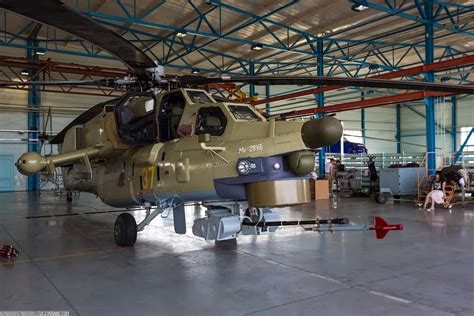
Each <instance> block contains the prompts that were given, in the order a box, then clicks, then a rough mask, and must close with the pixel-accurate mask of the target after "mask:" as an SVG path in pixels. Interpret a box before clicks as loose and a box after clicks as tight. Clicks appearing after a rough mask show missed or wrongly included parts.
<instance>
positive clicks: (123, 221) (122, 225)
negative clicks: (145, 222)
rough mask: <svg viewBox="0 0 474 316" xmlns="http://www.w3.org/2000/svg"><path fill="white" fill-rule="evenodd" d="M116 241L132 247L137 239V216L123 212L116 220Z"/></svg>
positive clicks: (118, 243)
mask: <svg viewBox="0 0 474 316" xmlns="http://www.w3.org/2000/svg"><path fill="white" fill-rule="evenodd" d="M114 237H115V243H116V244H117V245H119V246H122V247H130V246H133V245H134V244H135V242H136V241H137V222H136V221H135V218H134V217H133V216H132V215H130V214H128V213H122V214H120V215H119V216H118V217H117V219H116V220H115V225H114Z"/></svg>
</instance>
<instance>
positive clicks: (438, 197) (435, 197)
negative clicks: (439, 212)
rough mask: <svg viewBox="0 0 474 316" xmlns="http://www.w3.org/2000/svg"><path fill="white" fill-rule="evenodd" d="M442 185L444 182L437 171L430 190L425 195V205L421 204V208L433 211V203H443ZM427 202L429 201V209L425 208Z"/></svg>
mask: <svg viewBox="0 0 474 316" xmlns="http://www.w3.org/2000/svg"><path fill="white" fill-rule="evenodd" d="M444 185H445V182H444V181H442V180H441V174H440V173H439V172H437V173H436V174H435V178H434V180H433V182H432V184H431V191H430V193H428V195H427V196H426V199H425V205H424V206H423V209H425V210H427V211H428V212H431V211H434V209H435V204H443V203H444V199H445V193H444ZM429 203H431V207H430V208H429V209H426V207H427V206H428V204H429Z"/></svg>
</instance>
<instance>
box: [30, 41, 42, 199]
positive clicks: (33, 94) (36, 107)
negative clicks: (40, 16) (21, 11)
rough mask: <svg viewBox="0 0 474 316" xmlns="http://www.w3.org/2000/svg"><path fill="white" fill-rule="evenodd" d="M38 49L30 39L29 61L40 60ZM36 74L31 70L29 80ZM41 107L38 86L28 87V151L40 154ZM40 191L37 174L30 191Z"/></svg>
mask: <svg viewBox="0 0 474 316" xmlns="http://www.w3.org/2000/svg"><path fill="white" fill-rule="evenodd" d="M37 47H38V41H37V40H36V39H28V49H27V52H26V55H27V56H26V57H27V58H28V61H34V60H38V55H36V52H35V48H37ZM35 74H36V70H34V69H29V70H28V75H29V78H32V77H33V76H34V75H35ZM40 106H41V94H40V87H39V86H38V85H31V86H29V87H28V130H30V131H32V132H29V133H28V151H35V152H40V149H41V148H40V143H39V141H38V139H39V132H40ZM39 189H40V175H39V173H36V174H34V175H32V176H29V177H28V191H39Z"/></svg>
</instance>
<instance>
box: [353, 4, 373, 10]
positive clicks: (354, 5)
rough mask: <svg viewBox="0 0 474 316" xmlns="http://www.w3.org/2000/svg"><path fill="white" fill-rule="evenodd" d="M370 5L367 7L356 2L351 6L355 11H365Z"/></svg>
mask: <svg viewBox="0 0 474 316" xmlns="http://www.w3.org/2000/svg"><path fill="white" fill-rule="evenodd" d="M368 8H369V7H366V6H365V5H363V4H361V3H354V4H353V5H352V7H351V10H352V11H355V12H360V11H364V10H366V9H368Z"/></svg>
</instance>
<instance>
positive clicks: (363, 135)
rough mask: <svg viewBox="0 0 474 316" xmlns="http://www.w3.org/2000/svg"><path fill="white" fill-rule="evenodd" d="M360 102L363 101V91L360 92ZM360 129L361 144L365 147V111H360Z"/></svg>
mask: <svg viewBox="0 0 474 316" xmlns="http://www.w3.org/2000/svg"><path fill="white" fill-rule="evenodd" d="M360 100H361V101H364V100H365V93H364V91H361V92H360ZM360 129H361V132H362V143H363V144H364V145H365V135H366V134H365V109H360Z"/></svg>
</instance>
